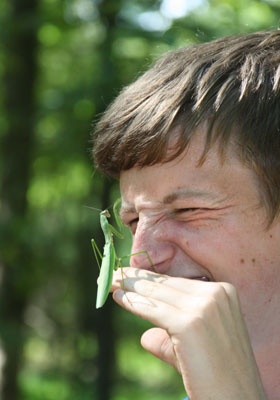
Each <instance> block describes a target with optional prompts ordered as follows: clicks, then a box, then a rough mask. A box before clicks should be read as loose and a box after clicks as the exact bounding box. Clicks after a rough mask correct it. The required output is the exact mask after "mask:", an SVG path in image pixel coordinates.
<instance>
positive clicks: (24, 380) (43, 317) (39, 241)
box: [0, 0, 280, 400]
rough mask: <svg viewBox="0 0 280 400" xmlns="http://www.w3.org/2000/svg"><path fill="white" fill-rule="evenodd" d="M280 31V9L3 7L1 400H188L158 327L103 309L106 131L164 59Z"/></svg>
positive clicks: (110, 195) (115, 2)
mask: <svg viewBox="0 0 280 400" xmlns="http://www.w3.org/2000/svg"><path fill="white" fill-rule="evenodd" d="M279 24H280V0H262V1H261V0H161V1H160V0H158V1H157V0H142V1H141V0H1V1H0V88H1V90H0V152H1V156H0V190H1V195H0V389H1V395H0V398H1V399H3V400H54V399H60V400H66V399H67V400H72V399H73V400H74V399H75V400H92V399H94V400H108V399H112V400H125V399H134V400H138V399H139V400H140V399H144V398H145V399H153V400H157V399H161V400H164V399H169V400H173V399H174V400H179V399H180V398H182V397H184V395H185V394H184V388H183V386H182V384H181V382H180V377H179V376H178V374H177V373H176V372H175V371H174V370H173V369H172V368H171V367H169V366H166V365H165V364H163V363H162V362H161V361H159V360H156V359H154V358H153V357H152V356H151V355H150V354H148V353H146V352H145V351H144V350H143V349H141V346H140V343H139V339H140V336H141V333H143V332H144V331H145V329H147V328H148V327H150V326H149V324H147V323H146V322H143V321H141V320H139V319H137V318H136V317H133V316H131V315H128V313H126V312H125V311H123V310H121V309H120V308H119V307H118V306H116V305H115V304H113V302H112V301H111V299H110V300H109V301H108V302H107V303H106V305H105V307H104V308H103V309H101V310H99V311H96V310H95V296H96V279H97V275H98V268H97V265H96V262H95V259H94V256H93V252H92V249H91V245H90V239H91V238H92V237H94V238H95V239H96V240H97V242H98V244H99V246H100V247H102V245H103V242H102V240H103V238H102V233H101V230H100V226H99V213H98V211H94V210H91V209H89V208H87V207H85V206H89V207H97V208H100V209H104V208H107V207H108V206H110V205H111V204H112V203H113V201H114V199H116V198H117V197H118V195H119V192H118V183H117V182H114V181H113V180H111V179H108V178H105V177H103V176H102V175H101V174H100V173H99V172H98V171H95V170H94V167H93V163H92V159H91V131H92V123H93V121H94V120H96V119H97V118H98V115H100V113H101V112H102V111H103V110H104V109H105V108H106V106H108V104H109V103H110V102H111V101H112V99H113V98H114V97H115V96H116V95H117V93H118V92H119V90H120V89H121V88H122V87H123V86H124V85H127V84H128V83H129V82H131V81H132V80H134V79H135V78H136V77H137V76H138V75H139V74H140V73H141V72H143V71H144V70H145V69H146V68H147V67H148V66H149V64H150V63H151V62H152V61H153V60H155V59H156V58H157V57H158V56H159V55H160V54H162V53H164V52H166V51H168V50H170V49H173V48H178V47H182V46H187V45H190V44H192V43H199V42H204V41H209V40H212V39H215V38H218V37H221V36H225V35H231V34H235V33H240V32H243V33H245V32H252V31H257V30H263V29H271V28H277V27H279ZM123 251H127V250H125V249H120V253H122V252H123Z"/></svg>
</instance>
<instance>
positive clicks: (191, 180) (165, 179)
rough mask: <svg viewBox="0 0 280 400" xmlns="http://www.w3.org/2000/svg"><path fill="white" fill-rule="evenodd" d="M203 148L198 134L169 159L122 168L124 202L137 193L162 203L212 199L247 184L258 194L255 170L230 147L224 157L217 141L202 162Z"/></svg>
mask: <svg viewBox="0 0 280 400" xmlns="http://www.w3.org/2000/svg"><path fill="white" fill-rule="evenodd" d="M204 148H205V140H204V135H203V134H201V135H195V136H194V138H193V139H192V140H191V142H190V145H189V147H188V148H187V149H186V150H185V151H184V152H183V153H182V154H181V155H180V156H179V157H178V158H176V159H174V160H172V161H170V162H166V163H162V164H156V165H152V166H145V167H142V168H138V167H134V168H131V169H130V170H127V171H122V172H121V175H120V187H121V192H122V197H123V202H127V203H133V202H134V201H135V198H136V197H137V196H141V197H142V199H143V200H147V201H150V200H151V199H153V201H155V202H156V201H157V202H159V203H166V202H170V201H171V200H176V198H180V197H188V198H191V197H195V196H196V197H197V196H199V197H200V198H202V197H204V198H205V200H207V197H208V199H209V200H210V199H211V198H214V197H215V196H216V197H221V196H223V197H224V196H225V195H226V196H231V197H232V196H236V195H237V193H238V190H239V191H243V192H244V191H246V190H245V187H247V188H248V185H249V186H252V187H251V189H252V188H253V187H254V190H253V192H254V193H252V194H253V195H254V196H255V195H256V185H255V175H254V173H253V172H252V171H251V170H249V169H248V168H247V167H245V166H244V165H243V164H241V162H240V161H239V160H238V159H237V157H236V156H235V155H234V151H233V150H232V149H231V148H230V147H229V148H228V151H227V152H226V153H225V157H224V159H223V161H222V160H221V157H220V150H219V146H218V145H214V146H213V147H212V148H211V149H210V150H209V152H208V153H207V156H206V159H205V161H204V162H203V164H202V165H200V164H199V161H200V159H201V156H202V154H203V151H204ZM178 193H179V194H180V193H182V194H183V195H184V196H178ZM247 195H248V194H247Z"/></svg>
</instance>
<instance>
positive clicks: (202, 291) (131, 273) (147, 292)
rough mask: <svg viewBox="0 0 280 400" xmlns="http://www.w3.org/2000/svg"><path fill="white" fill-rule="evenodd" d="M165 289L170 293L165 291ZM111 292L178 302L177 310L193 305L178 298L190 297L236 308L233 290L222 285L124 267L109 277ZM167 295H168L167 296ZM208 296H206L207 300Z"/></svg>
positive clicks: (237, 307) (170, 302) (235, 295)
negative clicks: (229, 300)
mask: <svg viewBox="0 0 280 400" xmlns="http://www.w3.org/2000/svg"><path fill="white" fill-rule="evenodd" d="M166 287H169V288H171V289H173V290H175V291H172V290H170V291H169V292H166ZM112 288H113V290H114V289H117V288H122V289H123V290H127V291H134V292H136V293H138V294H141V295H143V296H146V297H152V298H155V299H157V300H160V301H164V302H169V304H172V305H174V306H177V303H178V302H180V307H184V306H188V307H189V306H191V305H192V306H195V305H196V303H197V301H195V299H194V298H193V301H194V303H193V304H189V299H188V298H185V303H184V297H182V295H188V296H191V297H194V296H195V297H196V298H199V297H203V298H205V297H208V299H209V298H210V297H211V298H212V299H215V301H218V302H219V301H221V302H224V301H227V300H228V298H231V299H232V304H233V307H234V308H236V309H239V308H240V307H239V299H238V295H237V291H236V289H235V287H234V286H233V285H231V284H229V283H226V282H203V281H200V280H192V279H187V278H174V277H169V276H167V275H159V274H156V273H154V272H151V271H146V270H139V269H137V268H128V269H126V270H125V271H124V272H122V273H121V274H120V273H118V272H117V273H115V275H114V278H113V286H112ZM167 293H169V296H167ZM209 296H210V297H209Z"/></svg>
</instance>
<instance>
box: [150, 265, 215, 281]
mask: <svg viewBox="0 0 280 400" xmlns="http://www.w3.org/2000/svg"><path fill="white" fill-rule="evenodd" d="M169 268H170V262H169V261H168V260H167V261H164V262H162V263H159V264H156V265H155V266H154V268H153V267H149V268H147V270H148V271H152V272H156V273H158V274H165V273H166V272H167V271H168V270H169ZM178 277H179V276H178ZM182 278H186V279H192V280H196V281H202V282H214V279H213V277H212V275H210V273H207V274H205V275H204V274H203V275H192V276H182Z"/></svg>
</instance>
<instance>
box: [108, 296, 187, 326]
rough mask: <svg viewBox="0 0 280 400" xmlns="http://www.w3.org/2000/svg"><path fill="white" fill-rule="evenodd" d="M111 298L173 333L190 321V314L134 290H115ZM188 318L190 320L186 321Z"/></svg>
mask: <svg viewBox="0 0 280 400" xmlns="http://www.w3.org/2000/svg"><path fill="white" fill-rule="evenodd" d="M113 299H114V300H115V301H116V302H117V303H118V304H119V305H120V306H122V307H123V308H125V309H126V310H128V311H130V312H132V313H133V314H135V315H137V316H139V317H141V318H143V319H146V320H147V321H150V322H151V323H152V324H154V325H156V326H158V327H160V328H162V329H165V330H166V331H167V332H168V333H170V334H174V333H177V332H179V331H181V330H182V328H183V327H182V325H183V326H184V327H185V326H187V325H188V322H190V323H191V314H188V313H187V314H186V313H184V312H183V310H179V309H178V308H176V307H173V306H172V305H170V304H168V303H164V302H161V301H158V300H156V299H152V298H148V297H145V296H141V295H139V294H137V293H135V292H125V291H123V290H121V289H118V290H115V291H114V293H113ZM189 319H190V321H188V320H189Z"/></svg>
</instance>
